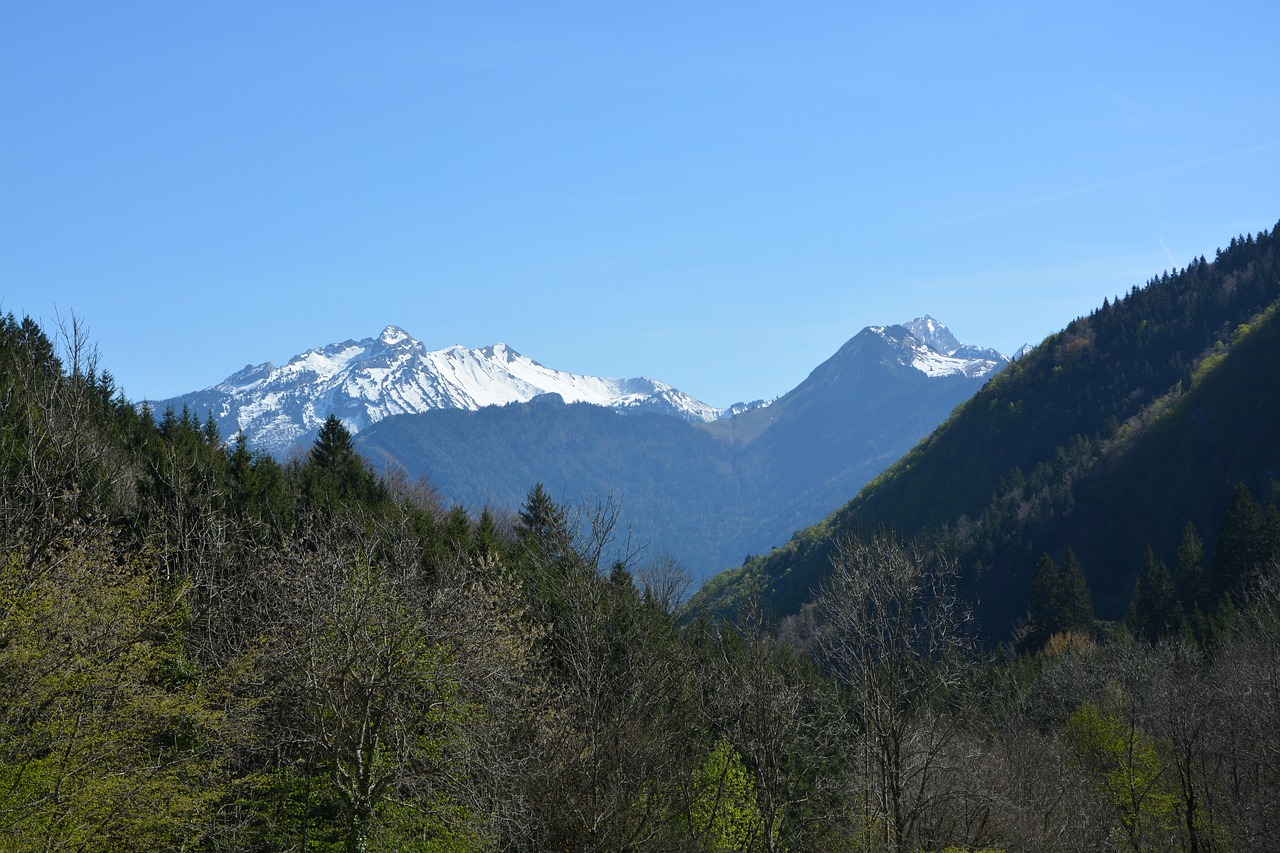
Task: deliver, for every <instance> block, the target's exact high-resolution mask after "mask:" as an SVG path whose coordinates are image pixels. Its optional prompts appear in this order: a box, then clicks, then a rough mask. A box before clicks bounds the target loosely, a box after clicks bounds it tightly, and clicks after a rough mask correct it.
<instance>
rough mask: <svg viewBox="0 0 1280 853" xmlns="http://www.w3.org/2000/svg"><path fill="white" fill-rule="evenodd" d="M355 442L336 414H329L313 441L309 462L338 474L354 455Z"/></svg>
mask: <svg viewBox="0 0 1280 853" xmlns="http://www.w3.org/2000/svg"><path fill="white" fill-rule="evenodd" d="M355 452H356V448H355V443H354V442H353V441H352V440H351V431H350V430H348V429H347V427H346V425H345V424H343V423H342V421H341V419H339V418H338V416H337V415H329V417H328V418H326V419H325V422H324V425H323V426H321V427H320V433H319V435H317V436H316V440H315V443H314V444H313V445H312V446H311V463H312V464H313V465H315V466H316V467H317V468H320V469H321V470H323V471H326V472H328V473H330V474H335V475H336V474H338V473H339V472H340V471H341V469H342V468H343V466H344V465H345V464H346V463H347V462H348V460H349V459H350V458H351V457H352V456H354V455H355Z"/></svg>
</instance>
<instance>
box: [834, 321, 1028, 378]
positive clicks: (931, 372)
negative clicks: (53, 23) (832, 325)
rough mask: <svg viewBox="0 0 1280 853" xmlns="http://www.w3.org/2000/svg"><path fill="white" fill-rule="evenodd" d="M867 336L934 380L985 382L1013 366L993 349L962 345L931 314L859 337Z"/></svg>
mask: <svg viewBox="0 0 1280 853" xmlns="http://www.w3.org/2000/svg"><path fill="white" fill-rule="evenodd" d="M867 334H871V335H875V336H877V337H879V338H880V339H881V340H882V341H884V343H885V344H886V345H887V347H888V350H889V351H890V352H892V353H893V357H895V358H896V359H897V360H898V362H899V363H900V364H902V365H904V366H909V367H912V368H914V369H916V370H918V371H920V372H921V373H923V374H925V375H926V376H930V377H943V376H968V377H970V378H984V377H987V376H990V375H992V374H994V373H996V372H998V371H1000V370H1001V369H1003V368H1004V366H1005V365H1006V364H1008V363H1009V359H1008V358H1007V357H1005V356H1003V355H1001V354H1000V353H998V352H996V351H995V350H993V349H990V348H985V347H975V346H969V345H966V344H962V343H960V342H959V341H958V340H956V336H955V335H953V334H952V333H951V330H950V329H948V328H947V327H946V326H944V325H942V324H941V323H939V322H938V321H937V320H935V319H933V318H932V317H930V316H929V315H928V314H926V315H925V316H923V317H917V318H916V319H914V320H912V321H910V322H908V323H902V324H901V325H896V326H868V327H867V328H865V329H863V330H862V332H860V333H859V335H858V337H861V336H863V335H867ZM858 337H855V338H854V339H853V341H850V344H852V343H853V342H854V341H857V340H858ZM846 346H847V345H846Z"/></svg>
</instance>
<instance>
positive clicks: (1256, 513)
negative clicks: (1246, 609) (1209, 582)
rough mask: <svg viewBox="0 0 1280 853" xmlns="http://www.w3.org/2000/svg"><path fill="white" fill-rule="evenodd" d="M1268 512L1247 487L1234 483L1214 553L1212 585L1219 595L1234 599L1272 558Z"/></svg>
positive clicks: (1273, 537) (1254, 583) (1252, 584)
mask: <svg viewBox="0 0 1280 853" xmlns="http://www.w3.org/2000/svg"><path fill="white" fill-rule="evenodd" d="M1270 528H1271V525H1270V524H1268V519H1267V513H1266V512H1265V511H1263V509H1262V507H1261V506H1259V504H1258V502H1257V501H1256V500H1254V498H1253V494H1252V493H1251V492H1250V491H1249V487H1248V486H1246V485H1245V484H1244V483H1237V484H1236V487H1235V491H1233V492H1232V493H1231V501H1230V503H1228V504H1227V511H1226V513H1225V514H1224V515H1223V516H1222V526H1221V528H1220V529H1219V531H1218V546H1217V549H1216V550H1215V551H1214V555H1213V572H1214V587H1215V592H1216V593H1217V594H1218V595H1221V594H1222V593H1228V594H1230V595H1231V596H1233V597H1234V598H1236V599H1237V600H1239V599H1240V597H1241V596H1243V595H1245V594H1246V593H1247V591H1248V590H1250V589H1251V588H1252V587H1253V586H1254V585H1256V583H1257V580H1258V578H1259V577H1260V575H1261V573H1262V571H1263V567H1264V565H1265V564H1266V563H1267V562H1268V561H1269V560H1271V559H1273V558H1274V556H1275V552H1276V548H1275V545H1274V544H1273V540H1274V539H1275V534H1274V533H1273V532H1272V531H1271V529H1270Z"/></svg>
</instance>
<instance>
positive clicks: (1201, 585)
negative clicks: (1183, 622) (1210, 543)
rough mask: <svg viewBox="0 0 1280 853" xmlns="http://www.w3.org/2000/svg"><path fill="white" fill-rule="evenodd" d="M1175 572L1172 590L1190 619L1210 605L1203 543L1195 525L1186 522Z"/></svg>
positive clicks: (1185, 614)
mask: <svg viewBox="0 0 1280 853" xmlns="http://www.w3.org/2000/svg"><path fill="white" fill-rule="evenodd" d="M1176 571H1177V574H1176V575H1175V576H1174V590H1175V592H1176V593H1177V598H1178V604H1179V606H1180V607H1181V608H1182V613H1183V615H1184V616H1186V617H1187V618H1188V619H1192V617H1193V616H1194V614H1195V612H1196V610H1200V611H1201V612H1204V610H1206V609H1207V608H1208V607H1209V606H1210V596H1209V577H1208V575H1207V574H1206V573H1205V568H1204V543H1203V542H1201V541H1200V534H1199V532H1198V531H1197V530H1196V526H1195V525H1194V524H1192V523H1191V522H1189V521H1188V522H1187V526H1186V527H1184V528H1183V529H1182V541H1181V542H1179V543H1178V564H1177V567H1176Z"/></svg>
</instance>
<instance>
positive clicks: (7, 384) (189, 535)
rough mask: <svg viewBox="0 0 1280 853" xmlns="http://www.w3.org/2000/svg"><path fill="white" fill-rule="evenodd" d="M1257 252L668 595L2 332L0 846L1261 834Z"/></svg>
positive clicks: (1237, 250) (1274, 782) (1025, 380)
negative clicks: (141, 396) (1110, 516)
mask: <svg viewBox="0 0 1280 853" xmlns="http://www.w3.org/2000/svg"><path fill="white" fill-rule="evenodd" d="M1277 237H1278V235H1276V233H1275V232H1274V231H1273V232H1271V233H1266V232H1264V233H1263V234H1260V235H1258V236H1257V237H1253V236H1250V237H1248V238H1241V239H1240V240H1238V241H1233V243H1232V245H1231V247H1230V248H1229V249H1227V250H1224V251H1223V252H1221V253H1220V254H1219V256H1218V257H1217V258H1215V260H1214V261H1213V262H1207V261H1204V260H1203V259H1198V260H1197V261H1195V262H1194V263H1193V264H1192V265H1191V266H1190V267H1188V269H1186V270H1182V271H1176V272H1175V273H1173V274H1171V275H1166V276H1163V277H1161V278H1160V279H1157V280H1153V281H1152V282H1150V283H1149V284H1148V286H1146V287H1145V288H1135V289H1134V291H1133V292H1132V293H1130V294H1128V295H1127V296H1125V297H1124V298H1123V299H1118V300H1117V301H1116V302H1115V303H1114V304H1112V303H1109V304H1108V305H1106V306H1104V307H1103V308H1102V309H1101V310H1099V311H1098V312H1096V313H1095V314H1094V315H1092V316H1091V317H1088V318H1082V319H1080V320H1077V321H1076V322H1074V323H1073V324H1071V325H1070V326H1069V327H1068V328H1067V329H1066V330H1064V331H1063V332H1062V333H1060V334H1059V335H1057V336H1055V337H1054V338H1051V339H1050V340H1048V341H1046V342H1045V343H1044V344H1042V345H1041V347H1040V348H1038V349H1037V350H1036V351H1035V352H1034V353H1032V354H1031V355H1029V356H1027V358H1026V360H1025V361H1023V362H1019V363H1017V364H1015V365H1014V366H1013V367H1011V368H1010V369H1009V370H1007V371H1006V372H1005V373H1004V374H1002V375H1001V376H999V377H997V378H995V379H993V380H992V381H991V382H990V383H988V386H987V387H986V388H985V389H984V390H983V391H982V392H980V393H979V395H978V396H977V397H975V398H974V399H973V400H971V401H970V402H969V403H966V404H964V405H962V406H961V408H960V409H959V410H957V412H956V413H955V415H953V416H952V419H951V420H950V421H949V422H948V423H947V424H945V425H944V426H943V427H942V428H941V429H940V430H939V431H938V432H937V433H935V434H934V436H933V437H932V438H930V439H926V441H925V442H924V443H922V445H921V446H920V447H919V448H917V450H916V451H914V452H913V453H911V454H909V455H908V456H907V457H906V458H905V459H904V460H903V461H902V462H901V463H899V465H898V466H896V467H895V468H893V469H891V470H890V471H889V472H888V473H887V474H886V475H885V476H884V477H882V478H880V479H878V480H877V481H875V482H873V483H872V484H870V485H869V486H868V487H867V488H866V489H865V490H864V491H863V492H862V493H860V495H859V497H858V498H857V499H856V500H855V502H854V503H853V504H851V505H850V506H848V507H846V508H844V509H842V510H840V511H838V512H837V513H836V514H835V515H833V516H832V517H831V518H830V519H828V521H827V522H825V523H824V526H821V527H820V528H818V529H814V530H811V531H806V532H803V533H801V534H798V535H797V537H796V539H795V540H793V542H792V544H791V545H789V546H788V547H787V548H785V549H779V550H778V552H775V554H773V555H766V556H764V557H761V558H758V559H756V560H751V561H748V565H747V566H744V567H743V568H741V569H739V570H736V571H735V572H733V573H731V574H729V575H726V576H723V577H721V578H718V579H716V580H715V581H713V582H712V584H711V585H710V587H709V588H708V590H707V591H705V592H704V594H703V595H702V596H700V597H697V598H695V599H694V600H693V604H692V605H690V604H688V603H687V602H688V594H689V592H690V590H689V588H688V586H689V581H688V577H687V575H686V573H685V572H684V570H683V569H682V567H681V566H680V565H678V564H677V563H676V562H675V561H673V560H671V559H670V558H667V557H662V556H657V557H651V556H646V555H645V554H643V553H642V552H640V551H639V550H638V549H637V547H636V545H635V543H634V541H633V539H632V534H631V532H630V531H628V530H626V529H625V526H624V525H621V524H619V510H618V507H617V506H616V505H615V504H613V503H612V502H611V501H610V500H609V499H608V498H607V497H606V498H601V499H599V500H596V501H584V502H581V503H578V504H567V503H563V502H559V501H557V500H556V499H554V498H553V497H552V496H551V495H550V494H549V493H548V492H547V490H546V489H544V488H543V487H542V486H541V485H539V484H536V483H531V484H529V490H528V493H527V495H526V497H525V499H524V501H523V503H522V505H521V507H520V508H519V510H518V511H515V512H510V513H506V512H497V511H491V510H484V511H481V512H479V513H468V512H466V511H464V510H463V509H461V508H458V507H450V506H446V505H444V503H443V502H442V501H441V500H440V499H439V497H438V495H437V494H436V493H435V492H434V490H433V489H432V487H431V485H430V484H429V483H427V482H415V481H412V480H410V479H408V478H406V477H404V476H400V475H395V474H382V475H379V474H378V473H375V471H374V470H373V469H372V468H371V467H370V466H369V464H368V463H367V462H366V461H365V460H364V459H363V458H362V457H361V456H360V455H359V454H358V453H357V452H356V447H355V444H354V442H353V439H352V436H351V435H350V433H349V432H348V431H347V430H346V428H345V427H344V426H343V425H342V423H341V422H340V421H339V420H338V419H337V418H330V419H329V420H328V421H327V422H326V424H325V426H324V428H323V429H322V430H321V432H320V435H319V436H318V438H317V439H316V441H315V443H314V445H313V446H312V447H311V448H310V451H309V453H307V454H305V455H302V456H299V457H298V458H296V459H294V460H292V461H289V462H280V461H278V460H275V459H273V458H272V457H270V456H269V455H266V454H262V453H258V452H255V450H254V449H253V448H252V447H250V446H248V445H247V444H246V443H245V442H244V441H243V440H239V441H233V442H227V441H226V440H224V437H223V436H222V435H220V434H219V431H218V429H217V427H216V425H215V424H214V422H213V421H212V420H211V419H209V418H207V417H206V418H204V419H202V418H201V417H200V416H199V415H198V414H196V413H192V412H188V411H180V412H175V411H172V410H168V411H164V412H154V411H151V410H150V409H149V408H147V407H146V406H141V407H139V406H136V405H135V404H134V403H133V402H132V401H130V400H129V399H127V397H126V396H125V395H124V393H123V392H122V391H121V390H120V389H118V388H117V387H116V383H115V380H114V379H113V377H112V375H111V373H110V372H109V371H108V370H106V369H105V368H104V366H103V365H100V364H99V363H98V359H97V356H96V352H95V350H94V348H93V346H92V344H91V342H89V341H87V340H86V339H85V336H84V335H83V333H82V332H81V331H80V330H79V329H78V328H77V327H76V326H75V324H74V322H73V323H72V324H70V325H69V326H68V327H67V328H60V329H53V330H46V329H43V328H41V327H40V326H39V325H38V324H37V323H35V322H33V321H32V320H30V319H17V318H15V317H13V316H12V315H10V316H8V317H5V318H2V319H0V851H26V850H46V851H49V850H76V851H95V850H107V851H112V850H135V849H137V850H190V851H221V850H262V851H349V853H354V851H374V850H388V851H390V850H397V851H424V853H425V851H544V850H545V851H677V850H679V851H706V853H713V852H714V853H721V851H771V852H772V851H794V852H795V853H800V852H801V851H913V853H914V852H915V851H935V852H936V853H941V851H950V853H958V851H1078V850H1116V851H1135V853H1137V851H1197V853H1200V851H1205V852H1206V853H1207V851H1254V850H1256V851H1265V850H1274V849H1277V847H1278V846H1280V512H1278V511H1277V509H1276V507H1275V501H1276V494H1277V493H1276V480H1277V473H1276V470H1277V468H1276V457H1275V455H1274V454H1275V450H1274V445H1275V441H1274V437H1275V435H1277V434H1280V431H1278V430H1277V429H1276V427H1277V409H1276V407H1275V403H1274V391H1273V390H1272V389H1274V388H1275V387H1276V386H1277V384H1280V383H1277V381H1276V380H1277V377H1278V376H1280V371H1278V370H1277V369H1276V362H1275V354H1276V352H1278V351H1280V320H1278V319H1277V318H1276V310H1277V309H1276V308H1275V304H1276V302H1277V299H1280V264H1278V262H1277V256H1276V248H1275V241H1276V240H1277ZM1239 364H1246V365H1248V367H1247V368H1237V367H1236V365H1239ZM1246 378H1251V380H1252V382H1251V383H1250V382H1246ZM1135 387H1136V388H1141V389H1143V390H1142V392H1141V393H1135V392H1134V390H1133V389H1134V388H1135ZM1228 406H1230V407H1233V408H1232V409H1231V411H1230V412H1223V411H1221V410H1222V409H1223V408H1224V407H1228ZM983 412H985V413H986V414H985V415H983V416H982V418H979V413H983ZM1242 423H1246V425H1251V426H1252V427H1253V429H1248V430H1246V429H1245V428H1244V426H1242ZM1259 431H1261V432H1259ZM1259 435H1261V436H1263V438H1261V439H1260V438H1258V437H1257V436H1259ZM1206 436H1208V437H1207V438H1206ZM1211 439H1212V441H1213V442H1215V443H1214V444H1213V446H1214V447H1218V446H1219V445H1221V446H1220V450H1219V451H1218V453H1217V455H1212V454H1210V455H1208V456H1202V455H1195V454H1199V453H1201V449H1202V447H1203V446H1205V445H1204V443H1205V442H1208V441H1210V440H1211ZM1264 439H1269V441H1268V440H1264ZM1045 446H1047V447H1049V448H1053V449H1051V450H1050V451H1049V452H1048V454H1047V457H1046V454H1045V452H1044V447H1045ZM948 448H951V449H949V450H948ZM1056 449H1060V450H1061V453H1060V454H1059V453H1057V452H1056ZM1182 452H1186V453H1192V454H1193V455H1192V456H1191V457H1188V458H1185V459H1184V458H1176V462H1177V465H1176V466H1174V465H1172V464H1170V463H1171V460H1174V459H1175V457H1172V456H1171V455H1170V454H1173V453H1182ZM1268 454H1270V455H1268ZM1046 459H1047V461H1046ZM1157 463H1164V464H1165V467H1167V468H1169V469H1170V470H1173V471H1175V472H1179V473H1178V474H1177V476H1174V475H1172V474H1169V473H1167V472H1164V471H1159V470H1157V469H1158V468H1159V467H1160V465H1159V464H1157ZM913 478H914V479H913ZM922 483H923V484H924V485H921V484H922ZM1122 486H1123V488H1122ZM1144 489H1148V490H1156V491H1158V499H1157V497H1150V498H1139V497H1134V495H1135V494H1138V493H1141V492H1142V491H1143V490H1144ZM1192 492H1196V493H1198V494H1200V496H1201V497H1203V500H1195V501H1192V500H1190V499H1189V498H1188V499H1186V500H1182V499H1180V498H1178V495H1179V494H1191V493H1192ZM1099 501H1101V503H1099ZM1082 506H1084V507H1095V509H1093V510H1091V511H1092V512H1093V513H1094V514H1093V515H1090V516H1079V515H1076V514H1075V512H1076V511H1077V509H1078V508H1079V507H1082ZM1122 511H1123V512H1122ZM1107 513H1121V517H1120V521H1119V522H1117V523H1114V524H1106V523H1101V522H1100V521H1098V519H1100V518H1105V517H1106V514H1107ZM1141 513H1146V514H1149V515H1150V518H1147V519H1146V520H1144V521H1141V522H1137V521H1125V519H1131V518H1133V517H1136V516H1137V515H1138V514H1141ZM961 516H963V519H962V518H961ZM1082 518H1083V519H1085V520H1084V521H1082V520H1081V519H1082ZM638 533H639V534H640V535H642V534H643V531H638ZM1108 555H1110V556H1108ZM771 561H772V562H771ZM815 567H817V568H815ZM992 590H1002V591H1003V592H1002V594H1001V595H1000V596H997V600H996V601H995V602H994V604H993V603H984V597H987V598H988V599H989V597H990V593H991V592H992ZM708 602H711V604H708ZM712 605H714V606H712Z"/></svg>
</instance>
